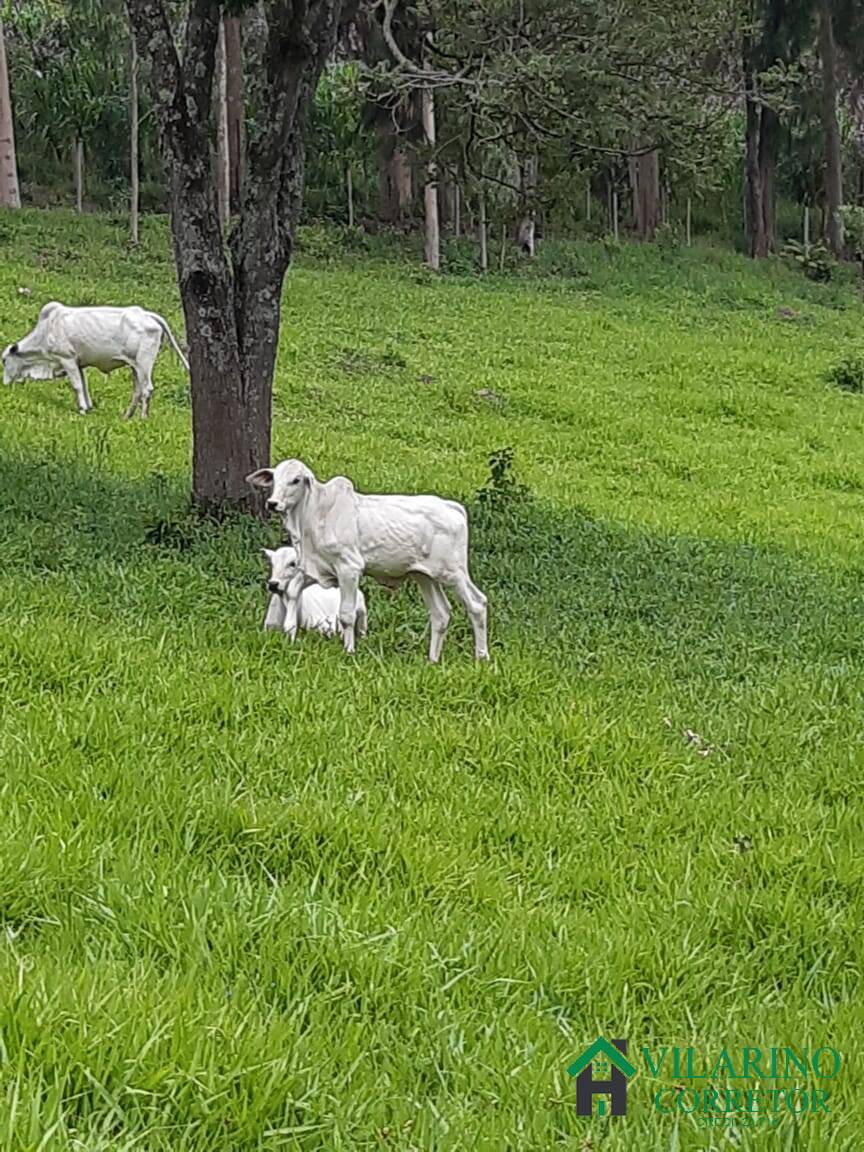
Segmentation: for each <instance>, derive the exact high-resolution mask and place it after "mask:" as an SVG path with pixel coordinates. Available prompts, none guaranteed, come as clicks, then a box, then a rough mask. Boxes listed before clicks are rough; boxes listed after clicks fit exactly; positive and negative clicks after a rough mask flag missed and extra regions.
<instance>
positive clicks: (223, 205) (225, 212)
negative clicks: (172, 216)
mask: <svg viewBox="0 0 864 1152" xmlns="http://www.w3.org/2000/svg"><path fill="white" fill-rule="evenodd" d="M213 104H214V113H215V114H214V119H215V121H216V204H217V207H218V210H219V225H220V227H221V228H222V231H223V232H224V231H225V228H226V227H227V225H228V217H229V215H230V211H231V155H230V152H229V150H228V66H227V62H226V59H225V21H224V20H221V21H220V23H219V41H218V43H217V45H216V78H215V83H214V85H213Z"/></svg>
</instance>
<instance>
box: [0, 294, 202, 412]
mask: <svg viewBox="0 0 864 1152" xmlns="http://www.w3.org/2000/svg"><path fill="white" fill-rule="evenodd" d="M163 335H164V336H167V337H168V339H169V340H170V342H171V345H172V347H173V349H174V351H175V352H176V353H177V355H178V356H179V357H180V360H181V361H182V363H183V367H184V368H185V369H186V371H187V372H188V371H189V363H188V361H187V360H186V357H185V356H184V355H183V353H182V351H181V350H180V345H179V344H178V343H177V341H176V340H175V339H174V334H173V333H172V331H171V329H170V328H169V327H168V323H167V321H166V320H165V319H164V318H163V317H162V316H160V315H159V314H158V313H157V312H148V311H146V310H145V309H144V308H134V307H132V308H67V307H66V305H65V304H58V303H57V302H56V301H52V302H51V303H50V304H46V305H45V306H44V308H43V309H42V311H41V312H40V313H39V320H38V321H37V323H36V327H35V328H34V329H33V331H32V332H30V333H29V334H28V335H27V336H24V337H23V338H22V339H21V340H19V341H18V342H17V344H10V345H9V346H8V347H7V348H5V349H4V351H3V380H4V382H5V383H6V384H12V383H14V382H15V381H16V380H23V379H25V378H26V377H28V376H29V377H30V379H32V380H52V379H55V378H56V377H59V376H68V378H69V382H70V384H71V385H72V387H73V388H74V389H75V394H76V396H77V397H78V411H79V412H80V413H81V415H82V416H83V415H84V414H85V413H87V412H89V411H90V409H91V408H92V407H93V405H92V404H91V402H90V396H89V394H88V392H87V381H86V379H85V377H84V369H85V368H98V369H99V371H100V372H103V373H105V375H106V376H107V374H108V373H109V372H113V371H114V369H115V368H124V367H129V368H131V369H132V376H133V383H132V402H131V403H130V405H129V407H128V409H127V410H126V419H127V420H129V419H130V418H131V417H132V415H133V414H134V412H135V409H136V407H137V406H138V405H139V404H140V405H141V416H142V418H144V417H146V416H147V409H148V407H149V404H150V393H151V392H152V391H153V378H152V372H153V365H154V364H155V363H156V357H157V356H158V355H159V348H160V346H161V344H162V337H163Z"/></svg>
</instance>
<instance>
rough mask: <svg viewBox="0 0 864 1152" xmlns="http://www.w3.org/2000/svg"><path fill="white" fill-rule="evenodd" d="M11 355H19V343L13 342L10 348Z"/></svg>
mask: <svg viewBox="0 0 864 1152" xmlns="http://www.w3.org/2000/svg"><path fill="white" fill-rule="evenodd" d="M9 355H10V356H17V355H18V345H17V344H13V345H12V347H11V348H10V349H9Z"/></svg>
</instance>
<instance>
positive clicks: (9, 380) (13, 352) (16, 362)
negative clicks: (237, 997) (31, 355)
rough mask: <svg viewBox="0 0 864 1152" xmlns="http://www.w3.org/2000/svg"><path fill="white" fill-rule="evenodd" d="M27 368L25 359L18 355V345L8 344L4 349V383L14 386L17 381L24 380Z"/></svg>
mask: <svg viewBox="0 0 864 1152" xmlns="http://www.w3.org/2000/svg"><path fill="white" fill-rule="evenodd" d="M26 368H27V365H26V364H25V362H24V359H23V357H21V356H19V354H18V345H17V344H7V345H6V347H5V348H4V349H3V383H4V384H14V383H15V381H16V380H23V379H24V377H25V375H26Z"/></svg>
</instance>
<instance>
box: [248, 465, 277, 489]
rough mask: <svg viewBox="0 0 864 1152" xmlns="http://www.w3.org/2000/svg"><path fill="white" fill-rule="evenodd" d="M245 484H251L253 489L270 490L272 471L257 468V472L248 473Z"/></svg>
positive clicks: (270, 469)
mask: <svg viewBox="0 0 864 1152" xmlns="http://www.w3.org/2000/svg"><path fill="white" fill-rule="evenodd" d="M246 483H247V484H251V485H252V487H253V488H272V487H273V469H272V468H259V469H258V471H257V472H250V473H249V475H248V476H247V477H246Z"/></svg>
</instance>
